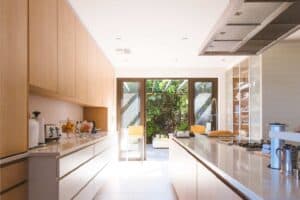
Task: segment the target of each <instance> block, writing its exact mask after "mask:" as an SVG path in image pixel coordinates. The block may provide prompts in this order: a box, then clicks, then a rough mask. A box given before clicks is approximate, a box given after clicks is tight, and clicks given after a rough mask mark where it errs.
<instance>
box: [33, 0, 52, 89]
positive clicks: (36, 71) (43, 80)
mask: <svg viewBox="0 0 300 200" xmlns="http://www.w3.org/2000/svg"><path fill="white" fill-rule="evenodd" d="M57 8H58V1H57V0H29V22H30V23H29V33H30V34H29V42H30V43H29V50H30V53H29V55H30V56H29V59H30V60H29V62H30V84H31V85H34V86H36V87H39V88H43V89H46V90H49V91H55V92H56V91H57V86H58V81H57V80H58V76H57V75H58V53H57V50H58V48H57V45H58V43H57V39H58V34H57V29H58V26H57V25H58V9H57Z"/></svg>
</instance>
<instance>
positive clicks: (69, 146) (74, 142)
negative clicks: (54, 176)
mask: <svg viewBox="0 0 300 200" xmlns="http://www.w3.org/2000/svg"><path fill="white" fill-rule="evenodd" d="M105 134H107V133H101V134H93V135H91V134H89V135H88V136H85V137H79V136H75V135H74V136H72V137H70V138H63V139H60V140H59V141H58V142H52V143H48V144H47V145H46V146H42V147H38V148H34V149H31V150H30V151H29V152H28V153H29V156H58V157H61V156H64V155H66V154H69V153H72V152H74V151H77V150H78V149H82V148H84V147H86V146H89V145H92V144H95V143H97V142H99V141H101V140H103V139H105V138H106V137H107V136H106V135H105Z"/></svg>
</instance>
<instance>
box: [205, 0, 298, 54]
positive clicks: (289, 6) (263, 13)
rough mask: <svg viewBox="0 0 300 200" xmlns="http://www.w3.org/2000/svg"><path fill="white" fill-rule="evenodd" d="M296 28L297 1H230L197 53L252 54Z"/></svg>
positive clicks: (259, 51)
mask: <svg viewBox="0 0 300 200" xmlns="http://www.w3.org/2000/svg"><path fill="white" fill-rule="evenodd" d="M299 27H300V2H299V1H298V0H294V1H287V0H286V1H284V0H231V1H230V3H229V5H228V7H227V8H226V10H225V11H224V13H223V15H222V17H221V18H220V20H219V21H218V23H217V24H216V25H215V27H214V29H213V31H212V32H211V33H210V34H209V36H208V39H207V40H206V41H205V42H204V44H203V45H202V47H201V51H200V55H255V54H259V53H261V52H263V51H264V50H266V49H267V48H269V47H270V46H272V45H273V44H275V43H276V42H278V41H280V40H281V39H283V38H285V37H286V36H288V35H290V34H291V33H293V32H295V31H296V30H297V29H299Z"/></svg>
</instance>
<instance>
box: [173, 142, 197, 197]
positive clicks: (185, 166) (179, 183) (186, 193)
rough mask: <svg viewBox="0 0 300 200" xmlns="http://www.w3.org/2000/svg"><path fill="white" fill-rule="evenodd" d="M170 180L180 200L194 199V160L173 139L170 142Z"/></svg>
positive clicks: (195, 173)
mask: <svg viewBox="0 0 300 200" xmlns="http://www.w3.org/2000/svg"><path fill="white" fill-rule="evenodd" d="M170 161H171V165H170V168H172V169H171V180H172V183H173V186H174V188H175V190H176V193H177V196H178V198H179V199H180V200H185V199H189V200H196V196H197V169H196V160H195V159H194V158H193V157H192V156H191V155H190V154H189V153H188V152H186V151H185V150H184V149H183V148H182V147H180V146H179V145H178V144H177V143H175V142H174V141H171V142H170Z"/></svg>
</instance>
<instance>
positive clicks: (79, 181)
mask: <svg viewBox="0 0 300 200" xmlns="http://www.w3.org/2000/svg"><path fill="white" fill-rule="evenodd" d="M108 160H109V157H108V154H107V153H106V152H104V153H103V154H100V155H99V156H97V157H95V158H94V159H92V160H90V161H89V162H87V163H86V164H84V165H83V166H81V167H80V168H78V169H77V170H76V171H74V172H72V173H71V174H69V175H68V176H66V177H64V178H63V179H62V180H60V182H59V199H60V200H63V199H71V198H72V197H73V196H74V195H75V194H77V193H78V192H79V191H80V190H81V189H82V188H83V187H84V185H85V184H87V183H88V181H90V180H91V179H92V178H93V177H94V176H95V175H96V173H97V172H98V171H99V170H100V169H102V168H103V166H104V165H105V164H107V162H108Z"/></svg>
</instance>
